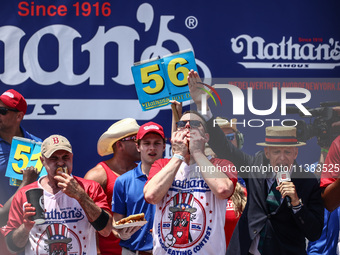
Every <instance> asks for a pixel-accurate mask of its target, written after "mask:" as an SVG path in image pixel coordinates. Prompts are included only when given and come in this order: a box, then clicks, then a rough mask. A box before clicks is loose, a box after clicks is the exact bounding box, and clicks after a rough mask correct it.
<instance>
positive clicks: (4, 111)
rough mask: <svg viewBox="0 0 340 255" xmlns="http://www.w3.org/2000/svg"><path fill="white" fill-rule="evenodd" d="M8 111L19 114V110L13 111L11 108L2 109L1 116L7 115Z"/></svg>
mask: <svg viewBox="0 0 340 255" xmlns="http://www.w3.org/2000/svg"><path fill="white" fill-rule="evenodd" d="M8 111H12V112H19V111H18V110H17V109H11V108H6V107H0V114H1V115H6V114H7V113H8Z"/></svg>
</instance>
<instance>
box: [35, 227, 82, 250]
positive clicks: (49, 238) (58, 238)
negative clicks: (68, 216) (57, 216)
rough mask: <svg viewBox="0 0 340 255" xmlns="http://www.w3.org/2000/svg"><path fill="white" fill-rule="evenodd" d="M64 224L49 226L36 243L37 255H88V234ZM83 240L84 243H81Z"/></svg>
mask: <svg viewBox="0 0 340 255" xmlns="http://www.w3.org/2000/svg"><path fill="white" fill-rule="evenodd" d="M74 230H75V231H73V230H72V229H70V228H68V227H67V226H66V225H64V224H58V223H53V224H50V225H48V226H47V228H46V229H45V231H43V232H42V234H41V236H40V238H39V240H38V241H37V242H36V245H37V246H36V247H35V250H36V253H34V254H37V255H86V254H87V251H86V250H87V249H86V247H87V244H86V241H87V238H88V233H86V231H81V230H80V229H77V227H76V226H75V227H74ZM81 240H82V241H81Z"/></svg>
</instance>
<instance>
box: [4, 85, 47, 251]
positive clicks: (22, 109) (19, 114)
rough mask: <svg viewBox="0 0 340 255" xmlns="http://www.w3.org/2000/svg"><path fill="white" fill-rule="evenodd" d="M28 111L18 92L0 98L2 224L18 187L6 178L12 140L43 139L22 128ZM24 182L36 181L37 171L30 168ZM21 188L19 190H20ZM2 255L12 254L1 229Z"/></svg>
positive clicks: (7, 92) (6, 217)
mask: <svg viewBox="0 0 340 255" xmlns="http://www.w3.org/2000/svg"><path fill="white" fill-rule="evenodd" d="M26 110H27V103H26V100H25V98H24V97H23V96H22V95H21V94H20V93H19V92H17V91H16V90H14V89H9V90H7V91H5V92H4V93H3V94H2V95H1V96H0V207H2V206H3V207H2V208H1V222H2V224H1V225H3V224H5V225H6V222H7V219H8V213H9V209H10V206H11V202H12V198H13V197H12V196H13V195H14V194H15V192H16V191H17V190H18V187H15V186H10V185H9V180H10V179H9V178H8V177H6V176H5V174H6V169H7V164H8V159H9V154H10V151H11V145H12V139H13V137H14V136H19V137H24V138H28V139H31V140H34V141H37V142H41V139H40V138H38V137H36V136H34V135H31V134H30V133H28V132H27V131H26V130H25V129H24V128H23V127H22V126H21V121H22V120H23V118H24V115H25V114H26ZM23 177H24V181H23V183H22V184H21V185H20V187H22V186H24V185H26V184H29V183H31V182H33V181H35V180H36V178H37V173H36V169H32V168H30V170H28V171H27V172H25V174H23ZM20 187H19V188H20ZM0 247H1V248H2V247H4V248H3V249H2V250H1V252H0V253H1V254H10V252H9V251H8V250H7V248H6V247H5V244H4V237H3V235H2V232H1V229H0Z"/></svg>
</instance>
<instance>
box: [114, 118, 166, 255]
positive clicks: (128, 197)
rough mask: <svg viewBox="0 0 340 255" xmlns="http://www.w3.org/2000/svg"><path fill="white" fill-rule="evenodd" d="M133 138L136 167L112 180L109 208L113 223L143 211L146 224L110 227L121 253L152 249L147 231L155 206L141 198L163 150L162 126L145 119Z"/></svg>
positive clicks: (143, 252) (148, 231) (150, 250)
mask: <svg viewBox="0 0 340 255" xmlns="http://www.w3.org/2000/svg"><path fill="white" fill-rule="evenodd" d="M136 139H137V145H136V146H137V150H138V151H139V152H140V156H141V162H140V163H139V164H138V166H137V167H136V168H134V169H133V170H130V171H128V172H126V173H125V174H123V175H121V176H119V177H118V178H117V179H116V182H115V186H114V189H113V197H112V211H113V218H114V221H115V222H117V221H118V220H120V219H122V218H125V217H127V216H129V215H132V214H138V213H144V214H145V219H146V220H147V223H146V224H145V225H144V226H142V227H127V228H123V229H114V232H115V234H116V236H117V237H119V238H120V239H121V241H120V243H119V244H120V246H122V255H130V254H140V255H143V254H151V252H152V248H153V245H152V242H153V238H152V233H151V231H150V230H151V229H152V225H153V218H154V214H155V206H154V205H152V204H148V203H147V202H146V201H145V200H144V193H143V188H144V184H145V183H146V181H147V176H148V175H149V171H150V168H151V166H152V164H153V163H154V162H155V161H156V160H157V159H160V158H162V156H163V152H164V150H165V137H164V131H163V127H162V126H160V125H158V124H157V123H154V122H148V123H146V124H144V125H142V126H141V127H140V128H139V130H138V133H137V138H136Z"/></svg>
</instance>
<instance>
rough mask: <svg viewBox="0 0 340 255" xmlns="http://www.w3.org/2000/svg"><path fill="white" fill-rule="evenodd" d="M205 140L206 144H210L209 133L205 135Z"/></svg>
mask: <svg viewBox="0 0 340 255" xmlns="http://www.w3.org/2000/svg"><path fill="white" fill-rule="evenodd" d="M204 138H205V142H206V143H208V142H209V138H210V136H209V133H205V134H204Z"/></svg>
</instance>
